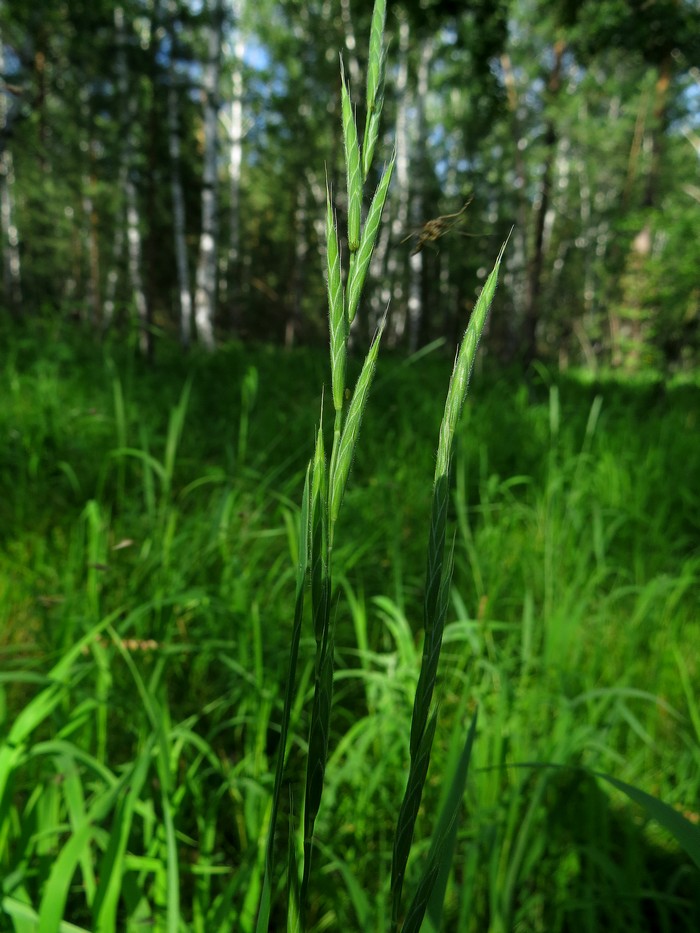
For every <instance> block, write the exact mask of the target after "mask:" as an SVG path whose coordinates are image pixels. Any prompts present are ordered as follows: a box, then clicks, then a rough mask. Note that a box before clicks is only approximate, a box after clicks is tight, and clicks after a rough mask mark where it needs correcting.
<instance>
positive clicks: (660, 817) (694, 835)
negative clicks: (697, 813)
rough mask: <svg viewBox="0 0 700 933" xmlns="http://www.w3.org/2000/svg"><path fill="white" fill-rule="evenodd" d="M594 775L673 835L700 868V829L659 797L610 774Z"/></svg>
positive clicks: (597, 773)
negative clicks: (636, 805) (619, 791)
mask: <svg viewBox="0 0 700 933" xmlns="http://www.w3.org/2000/svg"><path fill="white" fill-rule="evenodd" d="M594 774H595V775H596V777H599V778H602V779H603V780H604V781H607V782H608V784H612V786H613V787H616V788H617V789H618V790H621V791H622V793H623V794H626V795H627V796H628V797H629V799H630V800H632V801H634V803H637V804H639V806H640V807H643V808H644V809H645V810H646V812H647V813H648V814H649V816H650V817H651V818H652V819H654V820H656V822H657V823H659V824H660V825H661V826H663V828H664V829H665V830H667V831H668V832H669V833H671V835H672V836H673V838H674V839H675V840H676V842H677V843H678V845H679V846H680V847H681V848H682V849H683V851H684V852H686V853H687V854H688V855H689V856H690V858H691V859H692V860H693V861H694V862H695V864H696V866H697V867H698V868H700V827H698V826H695V825H694V824H693V823H691V822H690V820H687V819H686V818H685V817H684V816H683V815H682V814H681V813H679V812H678V811H677V810H674V809H673V807H671V806H669V805H668V804H667V803H664V802H663V800H659V799H658V797H652V795H651V794H647V793H646V791H643V790H640V789H639V788H638V787H633V786H632V785H631V784H626V783H625V782H624V781H620V780H619V779H618V778H615V777H612V775H610V774H603V773H602V772H600V771H595V772H594Z"/></svg>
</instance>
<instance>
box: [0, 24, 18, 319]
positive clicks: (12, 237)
mask: <svg viewBox="0 0 700 933" xmlns="http://www.w3.org/2000/svg"><path fill="white" fill-rule="evenodd" d="M4 72H5V56H4V44H3V41H2V35H1V34H0V74H4ZM0 80H1V79H0ZM7 93H9V92H7V91H6V88H5V87H3V88H2V89H0V231H1V232H2V284H3V291H4V294H5V301H6V302H7V304H8V307H9V308H10V310H11V311H12V313H13V314H15V315H16V314H18V313H19V308H20V304H21V303H22V278H21V274H20V256H19V233H18V231H17V224H16V220H15V199H14V184H15V172H14V164H13V161H12V152H11V151H10V149H9V148H8V139H7V136H8V103H7V96H6V94H7Z"/></svg>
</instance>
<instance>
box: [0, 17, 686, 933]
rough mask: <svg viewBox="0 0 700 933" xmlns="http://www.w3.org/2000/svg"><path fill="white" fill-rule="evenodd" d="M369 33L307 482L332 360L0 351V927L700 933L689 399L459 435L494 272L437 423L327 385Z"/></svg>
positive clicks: (537, 409)
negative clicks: (152, 361)
mask: <svg viewBox="0 0 700 933" xmlns="http://www.w3.org/2000/svg"><path fill="white" fill-rule="evenodd" d="M383 21H384V4H383V3H381V2H377V3H376V4H375V7H374V17H373V23H372V30H371V37H370V55H369V69H368V81H367V88H366V99H365V110H366V121H365V127H364V132H363V134H362V138H361V140H360V133H359V130H358V124H357V122H356V115H355V111H354V108H353V103H352V97H351V90H352V89H350V88H349V87H348V85H347V82H346V80H345V77H344V76H342V77H341V88H340V92H341V108H342V116H343V137H344V151H345V158H346V167H347V173H346V185H347V189H348V190H347V228H346V229H345V230H344V231H342V232H341V230H340V225H339V223H338V221H337V218H336V210H335V208H334V204H333V196H332V190H331V186H330V184H329V186H328V196H327V205H326V246H327V268H326V275H327V281H328V305H329V325H330V327H329V329H330V351H331V352H330V356H331V366H330V375H331V378H330V386H329V391H328V392H327V393H325V395H324V398H323V401H322V407H321V413H320V419H319V423H318V426H317V429H316V431H315V446H314V453H313V457H312V458H311V460H310V462H308V463H307V462H306V454H305V453H304V451H306V450H308V449H309V444H308V441H309V434H310V428H309V420H310V419H309V414H308V413H309V412H310V411H312V410H313V411H314V412H317V411H318V396H317V385H318V384H319V383H320V381H321V380H322V379H323V375H322V374H323V373H324V372H325V370H326V367H327V362H328V360H327V355H326V353H325V352H324V353H323V354H321V353H319V352H316V351H315V350H299V351H296V352H294V353H288V354H285V353H281V352H279V351H277V350H275V349H273V348H266V347H240V346H230V347H227V348H224V349H223V350H222V351H221V353H220V354H218V355H216V356H215V357H210V356H209V355H206V356H204V355H202V356H198V355H197V354H196V353H193V354H192V355H191V356H190V358H189V359H187V360H183V358H182V357H181V356H180V355H179V354H178V352H177V351H176V350H172V351H170V350H169V349H168V348H167V347H164V348H163V353H162V354H161V355H160V357H159V367H158V369H157V370H149V369H147V368H145V367H144V364H143V363H141V362H139V361H137V360H135V358H134V357H133V356H131V355H128V354H126V353H124V352H123V351H122V350H121V349H120V348H118V347H111V348H110V347H105V348H104V350H103V355H102V356H100V355H99V354H98V355H96V354H95V349H94V346H93V344H92V343H91V342H85V343H83V342H82V341H81V339H80V337H79V336H78V337H76V336H75V335H74V334H73V335H71V336H68V335H66V334H63V333H61V334H57V333H52V334H47V333H44V332H42V333H32V332H31V325H30V324H26V325H25V326H24V328H23V329H22V330H19V331H18V330H14V331H12V332H9V331H8V333H7V335H6V336H7V340H6V341H5V342H6V344H7V346H8V348H9V349H8V353H7V355H6V357H5V359H4V362H3V368H2V370H1V371H0V380H1V382H0V391H1V392H2V395H3V397H4V398H5V400H6V404H5V405H4V406H3V409H2V411H0V436H1V437H2V444H0V659H1V661H2V663H1V665H0V929H8V930H13V931H17V933H29V931H31V933H34V931H37V930H38V931H39V933H54V931H56V930H58V931H70V933H78V931H88V930H89V931H98V930H99V931H103V930H104V931H109V930H115V931H116V930H120V931H121V930H125V931H127V933H131V931H134V933H135V931H137V930H140V929H143V928H144V927H148V928H150V929H154V930H158V931H160V930H167V931H176V930H177V931H181V930H192V931H196V933H208V931H211V930H240V931H242V933H252V931H254V930H255V931H261V930H266V929H268V928H270V929H282V928H284V926H285V925H287V926H288V927H289V928H290V929H301V928H302V927H305V928H306V929H307V930H309V931H312V930H322V929H377V930H382V931H385V930H391V929H398V928H399V927H400V928H401V929H402V930H404V931H411V930H418V929H423V930H431V931H437V930H439V929H444V930H459V931H460V933H463V931H483V930H487V931H489V933H505V931H507V930H511V929H529V930H533V931H542V933H544V931H547V933H569V931H571V930H574V929H575V930H577V931H578V930H581V929H583V930H590V931H596V930H601V929H604V930H608V931H613V933H617V931H620V933H623V931H624V933H629V931H639V933H643V931H644V933H646V931H651V930H653V931H656V930H674V931H675V930H688V931H690V930H696V929H698V928H699V927H700V897H699V896H698V885H697V870H696V867H695V864H694V862H695V863H697V861H698V857H699V856H698V849H697V836H698V833H697V826H698V823H697V821H698V803H697V802H698V800H699V799H700V713H699V711H698V702H697V697H696V691H695V689H694V685H695V684H696V683H697V682H698V678H699V677H700V672H699V671H698V660H697V643H698V614H697V607H698V592H700V553H699V552H698V548H697V531H698V527H700V497H699V496H698V491H697V490H698V488H699V486H698V482H697V479H698V477H699V476H700V450H699V449H698V445H697V442H696V440H695V438H696V436H697V429H698V412H699V411H700V404H699V400H700V386H699V385H698V384H697V382H695V383H693V382H692V381H688V382H687V383H685V384H673V383H663V382H661V381H656V382H648V383H645V384H633V383H631V382H629V381H622V380H620V379H619V378H617V377H612V376H611V377H610V378H598V380H597V381H596V382H591V381H590V378H589V377H588V376H587V375H586V374H577V373H568V374H560V373H558V374H554V373H550V372H549V371H548V370H546V369H545V368H539V369H537V370H535V371H534V372H533V373H532V378H531V380H530V381H529V382H526V381H524V380H523V379H522V378H521V375H520V374H510V373H507V372H503V371H500V370H498V369H497V368H496V367H495V366H489V365H488V361H487V365H486V366H485V367H484V370H483V372H481V373H480V380H479V401H478V404H474V405H473V404H471V401H470V400H469V399H465V396H466V391H467V387H468V380H469V376H470V373H471V369H472V366H473V362H474V354H475V351H476V346H477V343H478V337H479V334H480V332H481V329H482V328H483V325H484V319H485V315H486V312H487V310H488V304H489V302H490V300H491V298H492V295H493V289H494V288H495V281H496V275H497V271H498V262H497V264H496V269H495V270H494V272H493V273H492V276H491V278H490V279H489V280H488V281H487V283H486V286H485V288H484V290H483V291H482V294H481V297H480V299H479V302H478V303H477V306H476V308H475V311H474V314H473V316H472V319H471V321H470V323H469V326H468V328H467V332H466V335H465V338H464V340H463V342H462V344H461V345H460V348H459V352H458V354H457V358H456V362H455V364H454V368H453V372H452V377H451V381H450V385H449V389H448V393H447V402H446V404H445V405H444V408H443V406H442V405H441V404H440V397H441V394H442V392H443V388H442V387H444V379H445V375H446V365H449V364H448V363H447V361H446V360H445V358H444V356H443V355H442V354H441V353H440V349H439V347H433V348H432V352H424V353H422V354H419V355H416V357H414V358H413V359H412V360H411V361H408V362H407V361H404V360H396V359H394V358H392V357H391V355H390V354H386V353H385V354H383V359H382V366H381V370H380V371H379V372H378V373H377V374H376V376H375V367H376V361H377V357H378V352H379V346H380V338H381V326H380V328H379V331H378V333H377V334H376V335H375V337H374V339H373V340H372V342H371V345H370V348H369V350H368V352H367V355H366V356H365V358H364V361H358V360H357V359H355V358H354V356H353V354H352V353H351V352H350V350H349V346H348V337H349V330H350V325H351V323H352V321H353V319H354V318H355V317H356V316H357V315H361V312H362V301H361V299H362V289H363V286H364V283H365V280H366V277H367V270H368V268H369V263H370V258H371V252H372V244H373V243H374V240H375V238H376V236H377V230H378V228H379V223H380V218H381V213H382V206H383V204H384V200H385V198H386V195H387V188H388V184H389V180H390V176H391V165H392V162H391V160H390V161H389V164H388V165H387V167H386V169H385V171H384V173H383V175H382V176H381V179H380V181H379V183H378V186H377V188H376V190H375V192H374V195H373V197H372V198H366V197H365V195H366V188H367V186H368V179H370V178H371V177H373V171H374V170H373V167H372V166H373V159H374V154H375V150H376V149H377V146H378V144H379V141H380V136H379V120H380V117H381V111H382V106H381V104H382V97H383V80H384V79H383V75H384V70H385V52H384V48H383V44H382V27H383ZM366 200H369V202H370V203H369V204H368V205H366V206H367V214H366V216H365V215H364V213H363V212H364V207H365V201H366ZM338 213H339V212H338ZM363 217H364V222H363ZM343 255H347V259H346V262H345V265H346V269H345V273H343V271H342V269H341V256H343ZM498 261H499V262H500V257H499V260H498ZM2 326H3V327H5V326H6V325H2ZM47 343H50V345H51V346H54V347H56V348H57V350H56V353H55V355H54V356H53V357H52V358H50V359H49V358H48V357H47V355H46V350H45V347H46V345H47ZM232 372H233V373H235V374H236V376H237V378H235V379H231V373H232ZM310 374H311V376H314V377H315V376H316V375H318V379H316V380H314V378H311V376H310ZM418 376H419V378H417V377H418ZM351 385H353V386H354V391H353V392H352V394H351V397H350V398H349V399H348V398H346V395H347V394H348V393H347V391H346V390H347V389H348V388H349V387H350V386H351ZM372 385H373V389H372V391H373V393H374V397H376V396H377V395H378V394H379V393H381V400H382V404H381V405H379V404H375V405H372V403H371V401H370V402H368V399H369V397H370V388H372ZM368 406H371V408H372V411H371V417H370V416H369V408H368ZM331 407H332V416H331V419H332V427H331V425H330V424H326V422H327V421H329V420H330V419H328V418H327V417H324V415H330V412H329V411H327V410H328V409H330V408H331ZM205 415H206V417H205ZM460 418H461V420H460ZM437 425H440V428H439V434H438V453H437V457H436V458H434V457H433V453H432V451H433V450H434V438H433V434H434V430H435V428H434V427H433V426H437ZM360 428H361V434H362V439H361V443H360V442H359V441H358V438H359V435H360ZM282 438H283V440H281V439H282ZM351 464H352V470H353V472H352V482H350V481H349V478H350V468H351ZM431 474H432V477H433V479H432V486H431ZM452 479H454V493H453V492H452V491H451V485H452ZM299 488H303V493H302V500H301V506H300V507H299V506H298V505H297V504H296V498H297V495H298V490H299ZM450 528H454V533H453V534H451V533H450V531H449V529H450ZM424 529H428V549H427V559H426V555H425V553H424V547H423V539H424ZM307 594H309V595H310V598H309V599H308V600H307V598H306V597H307ZM292 601H293V602H294V611H293V613H291V612H290V604H291V603H292ZM309 604H310V605H309ZM290 616H291V618H290ZM421 618H422V620H423V624H422V625H418V624H416V620H417V619H421ZM437 698H439V702H438V699H437ZM477 708H478V711H479V712H478V724H477V717H476V709H477ZM438 712H439V722H440V728H438V727H437V723H438V715H437V714H438ZM477 725H478V728H477ZM467 770H468V776H469V779H468V780H467ZM402 801H403V802H402ZM630 801H632V802H634V806H631V805H630ZM661 801H664V803H661ZM465 816H466V819H465V818H464V817H465ZM664 827H665V829H664ZM674 838H675V840H677V841H678V844H676V843H675V842H674ZM693 860H694V861H693Z"/></svg>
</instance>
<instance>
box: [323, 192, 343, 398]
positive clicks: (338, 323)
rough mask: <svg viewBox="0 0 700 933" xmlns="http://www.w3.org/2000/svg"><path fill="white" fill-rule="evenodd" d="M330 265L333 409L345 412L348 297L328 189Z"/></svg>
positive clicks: (328, 255)
mask: <svg viewBox="0 0 700 933" xmlns="http://www.w3.org/2000/svg"><path fill="white" fill-rule="evenodd" d="M326 264H327V278H328V321H329V329H330V336H331V383H332V386H333V406H334V408H335V410H336V411H337V412H338V411H342V408H343V394H344V392H345V359H346V355H347V353H346V341H347V337H348V325H347V318H346V316H345V296H344V294H343V282H342V276H341V271H340V251H339V249H338V231H337V225H336V221H335V216H334V214H333V206H332V204H331V192H330V189H329V188H328V187H326Z"/></svg>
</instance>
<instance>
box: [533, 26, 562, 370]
mask: <svg viewBox="0 0 700 933" xmlns="http://www.w3.org/2000/svg"><path fill="white" fill-rule="evenodd" d="M565 48H566V43H565V42H563V41H562V40H559V41H558V42H556V43H555V45H554V64H553V65H552V70H551V72H550V74H549V81H548V82H547V90H548V92H549V97H550V100H551V99H553V98H555V97H556V96H557V94H558V93H559V90H560V88H561V65H562V59H563V57H564V50H565ZM544 145H545V155H544V163H543V166H542V182H541V185H540V196H539V203H538V204H537V207H536V209H535V219H534V242H533V247H532V256H531V259H530V264H529V270H528V283H527V303H526V306H525V322H524V325H525V326H524V333H523V338H524V350H523V363H524V364H525V366H529V364H530V363H531V362H532V361H533V360H534V359H535V357H536V356H537V327H538V324H539V318H540V293H541V290H542V268H543V264H544V231H545V221H546V218H547V212H548V210H549V202H550V197H551V191H552V170H553V166H554V157H555V153H556V148H557V131H556V127H555V125H554V120H553V119H552V118H551V117H550V118H549V119H548V120H547V124H546V128H545V134H544Z"/></svg>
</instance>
